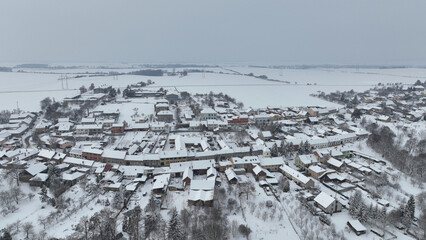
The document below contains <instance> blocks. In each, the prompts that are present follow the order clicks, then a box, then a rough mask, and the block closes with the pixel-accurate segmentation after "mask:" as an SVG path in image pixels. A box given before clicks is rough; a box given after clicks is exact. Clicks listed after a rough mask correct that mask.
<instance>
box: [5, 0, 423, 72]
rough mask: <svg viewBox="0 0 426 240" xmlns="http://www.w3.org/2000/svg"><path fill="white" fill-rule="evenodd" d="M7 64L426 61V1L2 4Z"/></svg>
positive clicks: (16, 0) (9, 0) (53, 0)
mask: <svg viewBox="0 0 426 240" xmlns="http://www.w3.org/2000/svg"><path fill="white" fill-rule="evenodd" d="M0 31H1V34H0V61H2V62H45V63H55V62H139V63H171V62H178V63H218V64H221V63H241V64H284V65H291V64H387V65H392V64H407V65H425V64H426V1H425V0H409V1H401V0H399V1H394V0H383V1H375V0H352V1H346V0H335V1H331V0H320V1H319V0H312V1H304V0H294V1H285V0H276V1H275V0H256V1H251V0H245V1H244V0H214V1H213V0H212V1H210V0H170V1H165V0H152V1H145V0H68V1H65V0H61V1H60V0H37V1H33V0H31V1H26V0H25V1H24V0H1V1H0Z"/></svg>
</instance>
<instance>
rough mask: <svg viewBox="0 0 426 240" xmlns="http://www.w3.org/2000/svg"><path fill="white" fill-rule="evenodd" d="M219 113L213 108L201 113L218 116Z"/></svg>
mask: <svg viewBox="0 0 426 240" xmlns="http://www.w3.org/2000/svg"><path fill="white" fill-rule="evenodd" d="M216 113H217V112H216V111H215V110H213V109H211V108H204V109H203V110H202V111H201V114H216Z"/></svg>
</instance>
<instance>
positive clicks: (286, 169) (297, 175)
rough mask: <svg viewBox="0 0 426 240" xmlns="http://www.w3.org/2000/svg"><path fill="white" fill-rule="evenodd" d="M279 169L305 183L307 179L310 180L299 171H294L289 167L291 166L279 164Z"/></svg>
mask: <svg viewBox="0 0 426 240" xmlns="http://www.w3.org/2000/svg"><path fill="white" fill-rule="evenodd" d="M280 169H281V171H283V172H285V173H286V174H288V175H290V176H291V177H292V178H294V179H297V180H298V181H300V182H302V183H303V184H306V183H308V182H309V181H311V179H310V178H308V177H306V176H305V175H303V174H302V173H300V172H299V171H296V170H295V169H293V168H291V167H289V166H287V165H283V166H281V167H280Z"/></svg>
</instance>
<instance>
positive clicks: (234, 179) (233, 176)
mask: <svg viewBox="0 0 426 240" xmlns="http://www.w3.org/2000/svg"><path fill="white" fill-rule="evenodd" d="M225 175H226V178H227V179H228V181H229V183H232V184H235V183H237V182H238V178H237V174H235V172H234V170H233V169H232V168H228V169H226V170H225Z"/></svg>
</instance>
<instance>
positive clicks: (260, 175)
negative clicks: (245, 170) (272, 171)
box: [252, 164, 266, 181]
mask: <svg viewBox="0 0 426 240" xmlns="http://www.w3.org/2000/svg"><path fill="white" fill-rule="evenodd" d="M252 172H253V175H254V178H255V179H256V180H257V181H259V179H264V178H265V177H266V171H265V170H264V169H263V168H262V167H261V166H259V165H257V164H256V165H255V167H254V168H253V170H252Z"/></svg>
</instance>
